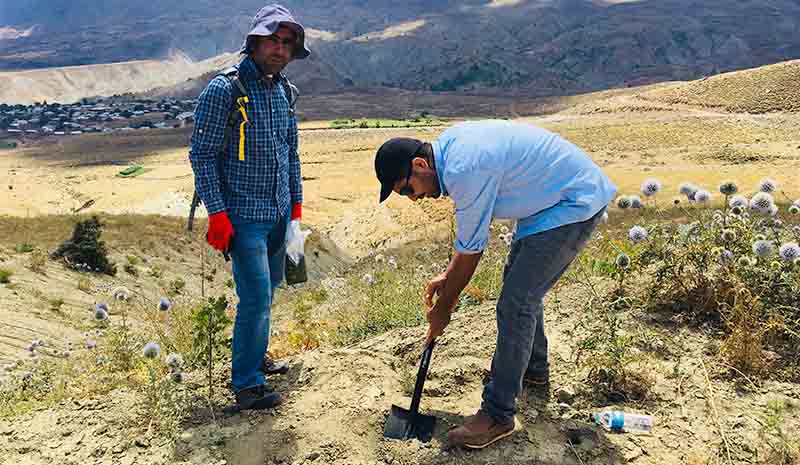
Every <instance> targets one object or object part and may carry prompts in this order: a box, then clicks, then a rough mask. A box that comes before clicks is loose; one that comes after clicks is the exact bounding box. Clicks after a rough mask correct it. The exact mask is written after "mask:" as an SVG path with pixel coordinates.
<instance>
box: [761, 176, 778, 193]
mask: <svg viewBox="0 0 800 465" xmlns="http://www.w3.org/2000/svg"><path fill="white" fill-rule="evenodd" d="M758 190H759V191H760V192H765V193H767V194H771V193H773V192H775V191H776V190H778V183H777V182H775V181H773V180H772V179H769V178H764V179H762V180H761V181H760V182H759V183H758Z"/></svg>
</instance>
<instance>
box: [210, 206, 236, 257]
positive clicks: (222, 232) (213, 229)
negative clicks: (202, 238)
mask: <svg viewBox="0 0 800 465" xmlns="http://www.w3.org/2000/svg"><path fill="white" fill-rule="evenodd" d="M231 237H233V226H232V225H231V220H230V219H228V214H227V213H225V212H224V211H222V212H219V213H214V214H213V215H210V216H209V217H208V234H206V240H207V241H208V243H209V244H210V245H211V247H213V248H215V249H217V250H219V251H220V252H226V251H227V250H228V247H229V245H230V241H231Z"/></svg>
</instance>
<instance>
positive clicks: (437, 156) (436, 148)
mask: <svg viewBox="0 0 800 465" xmlns="http://www.w3.org/2000/svg"><path fill="white" fill-rule="evenodd" d="M431 150H433V163H434V169H435V170H436V179H438V180H439V191H441V193H442V195H443V196H445V197H447V196H448V195H449V194H448V192H447V188H446V187H445V185H444V180H443V179H442V176H443V174H444V154H443V153H442V146H441V144H440V143H439V141H438V140H437V141H434V142H433V143H431Z"/></svg>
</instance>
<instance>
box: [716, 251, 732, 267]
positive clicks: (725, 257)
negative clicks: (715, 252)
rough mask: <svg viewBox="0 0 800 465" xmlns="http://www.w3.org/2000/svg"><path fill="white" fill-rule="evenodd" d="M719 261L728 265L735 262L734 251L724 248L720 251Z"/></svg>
mask: <svg viewBox="0 0 800 465" xmlns="http://www.w3.org/2000/svg"><path fill="white" fill-rule="evenodd" d="M718 260H719V263H720V264H721V265H727V264H729V263H733V252H731V251H730V250H727V249H723V250H721V251H720V253H719V258H718Z"/></svg>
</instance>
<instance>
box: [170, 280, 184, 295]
mask: <svg viewBox="0 0 800 465" xmlns="http://www.w3.org/2000/svg"><path fill="white" fill-rule="evenodd" d="M185 287H186V281H184V280H183V278H175V279H173V280H172V281H171V282H170V283H169V292H170V293H171V294H173V295H174V294H180V293H181V292H182V291H183V289H184V288H185Z"/></svg>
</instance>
